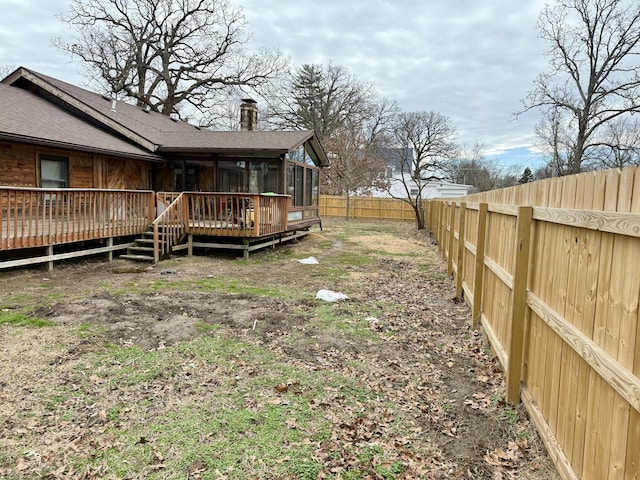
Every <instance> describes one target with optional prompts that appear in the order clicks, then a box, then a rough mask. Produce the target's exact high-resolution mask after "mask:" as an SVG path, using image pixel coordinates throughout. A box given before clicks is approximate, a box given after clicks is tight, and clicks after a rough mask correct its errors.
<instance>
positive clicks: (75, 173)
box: [69, 154, 96, 188]
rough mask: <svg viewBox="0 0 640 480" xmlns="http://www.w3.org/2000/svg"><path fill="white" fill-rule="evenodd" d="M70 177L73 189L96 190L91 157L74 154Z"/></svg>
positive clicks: (70, 166)
mask: <svg viewBox="0 0 640 480" xmlns="http://www.w3.org/2000/svg"><path fill="white" fill-rule="evenodd" d="M69 176H70V178H69V182H70V185H69V186H70V187H71V188H96V186H95V185H94V178H93V161H92V157H91V155H87V154H74V156H73V157H71V158H70V159H69Z"/></svg>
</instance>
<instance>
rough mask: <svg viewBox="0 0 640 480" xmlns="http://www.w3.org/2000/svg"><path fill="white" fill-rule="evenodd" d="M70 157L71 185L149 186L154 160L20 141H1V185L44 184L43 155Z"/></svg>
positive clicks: (134, 188) (133, 188)
mask: <svg viewBox="0 0 640 480" xmlns="http://www.w3.org/2000/svg"><path fill="white" fill-rule="evenodd" d="M43 154H47V155H56V156H60V157H67V158H68V159H69V187H70V188H103V189H104V188H113V189H128V190H149V189H150V188H151V182H150V178H149V177H150V170H151V163H150V162H145V161H141V160H133V159H124V158H116V157H105V156H104V155H98V154H90V153H86V152H76V151H72V150H63V149H56V148H43V147H38V146H35V145H28V144H25V143H16V142H0V185H2V186H8V187H36V188H39V187H41V184H40V167H39V165H40V163H39V161H38V160H39V158H40V155H43Z"/></svg>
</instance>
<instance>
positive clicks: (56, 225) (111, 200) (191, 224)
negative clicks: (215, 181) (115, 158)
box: [0, 187, 320, 268]
mask: <svg viewBox="0 0 640 480" xmlns="http://www.w3.org/2000/svg"><path fill="white" fill-rule="evenodd" d="M288 203H289V197H288V196H287V195H271V194H268V195H267V194H239V193H205V192H182V193H180V192H169V193H167V192H159V193H156V192H153V191H137V190H134V191H132V190H94V189H91V190H83V189H35V188H11V187H0V227H1V229H2V230H1V231H2V237H1V238H0V253H2V252H8V251H18V250H21V249H23V250H25V249H34V248H37V247H52V246H55V245H64V244H71V243H74V242H85V241H92V240H102V239H104V240H105V241H106V243H107V247H104V248H111V249H112V250H115V249H116V248H118V246H117V245H114V244H113V239H114V238H121V237H131V236H136V235H142V234H143V233H144V232H145V231H148V229H149V226H152V228H153V239H154V242H153V244H154V256H153V258H154V261H155V262H156V263H157V262H158V261H159V260H160V259H161V258H162V257H164V256H166V255H168V254H169V253H171V251H173V250H174V249H176V247H177V246H178V245H179V244H181V243H182V242H183V241H184V239H185V238H186V237H193V236H207V237H233V238H237V239H242V240H243V242H244V244H245V246H246V245H249V244H250V243H251V242H253V241H254V240H255V239H267V240H268V239H269V237H275V236H279V235H280V236H281V234H284V233H287V232H291V231H295V230H296V229H304V228H308V227H309V226H310V225H312V224H314V223H319V222H320V219H319V218H317V211H316V212H315V215H316V218H312V216H311V217H310V218H304V219H303V220H302V221H301V220H300V219H296V221H295V222H291V223H290V222H289V221H288V217H289V215H290V210H289V205H288ZM307 210H308V209H307ZM156 214H157V215H156ZM305 215H306V212H305ZM265 241H266V240H265ZM128 245H129V244H122V245H121V246H120V248H127V246H128ZM112 250H108V251H109V252H111V251H112ZM52 259H58V257H57V256H56V255H54V254H53V250H52V249H51V248H50V249H49V250H48V253H47V255H45V256H39V257H38V258H33V262H32V263H42V262H45V261H52ZM20 262H21V263H19V264H20V265H22V264H28V263H29V260H28V259H23V260H21V261H20ZM1 263H2V265H5V267H6V264H5V262H1ZM14 263H15V262H14ZM2 265H0V268H5V267H3V266H2ZM10 266H13V263H11V264H10Z"/></svg>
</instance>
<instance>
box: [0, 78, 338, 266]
mask: <svg viewBox="0 0 640 480" xmlns="http://www.w3.org/2000/svg"><path fill="white" fill-rule="evenodd" d="M257 115H258V111H257V107H256V104H255V102H254V101H252V100H250V99H245V100H244V101H243V104H242V106H241V123H242V126H243V127H242V130H241V131H234V132H214V131H209V130H203V129H200V128H198V127H196V126H193V125H190V124H188V123H185V122H181V121H177V120H175V119H173V118H171V117H168V116H165V115H162V114H160V113H156V112H150V111H148V110H145V109H142V108H139V107H136V106H134V105H131V104H128V103H126V102H123V101H119V100H116V99H113V98H111V97H110V96H108V95H100V94H97V93H94V92H91V91H88V90H85V89H82V88H79V87H77V86H75V85H71V84H69V83H66V82H62V81H60V80H57V79H55V78H52V77H49V76H46V75H43V74H41V73H37V72H34V71H32V70H29V69H26V68H19V69H17V70H16V71H14V72H13V73H11V74H10V75H9V76H7V77H6V78H5V79H3V80H2V81H1V82H0V166H1V168H0V223H1V225H2V237H1V238H0V262H1V261H3V260H4V262H2V263H0V268H2V266H5V267H6V266H16V265H24V264H28V263H37V262H43V261H45V262H49V264H50V266H51V262H52V261H53V260H58V259H61V258H68V257H70V256H74V255H75V254H76V253H77V254H78V255H80V254H89V253H100V252H106V253H108V254H109V255H110V256H111V254H112V252H113V251H117V250H124V249H128V250H129V258H140V259H151V260H153V261H156V262H157V261H159V260H160V258H161V257H162V256H164V255H167V254H169V253H170V252H172V251H176V250H180V249H188V250H189V252H190V253H191V251H192V249H193V248H194V247H196V248H197V247H212V248H234V249H236V248H237V249H241V250H242V251H244V254H245V256H246V255H248V252H249V251H251V250H254V249H256V248H259V247H262V246H266V245H272V244H275V243H279V242H280V241H284V240H288V239H291V238H295V237H296V236H299V235H303V234H305V233H306V232H307V231H308V229H309V228H310V227H311V226H313V225H316V224H320V217H319V215H318V198H319V189H318V186H319V175H320V169H321V168H322V167H323V166H326V165H327V163H328V162H327V158H326V155H325V153H324V151H323V149H322V147H321V145H320V143H319V142H318V139H317V137H316V135H315V134H314V132H312V131H270V132H267V131H258V130H256V125H257ZM90 242H93V243H96V242H97V243H100V244H101V245H100V246H98V247H96V246H95V245H92V246H91V248H89V249H87V248H88V247H86V246H87V245H89V243H90ZM72 244H75V246H78V247H79V249H80V250H81V251H80V252H76V253H74V252H69V250H73V249H74V247H73V246H72ZM42 250H44V253H43V252H42ZM18 251H21V252H22V254H23V255H21V254H20V253H19V252H18ZM56 251H58V253H56ZM20 256H22V257H24V258H18V259H16V258H15V257H20Z"/></svg>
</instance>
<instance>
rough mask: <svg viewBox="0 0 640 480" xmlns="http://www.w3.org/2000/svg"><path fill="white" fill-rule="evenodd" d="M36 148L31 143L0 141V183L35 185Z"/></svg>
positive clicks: (20, 185)
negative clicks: (0, 169) (0, 171)
mask: <svg viewBox="0 0 640 480" xmlns="http://www.w3.org/2000/svg"><path fill="white" fill-rule="evenodd" d="M35 158H36V149H35V147H34V146H33V145H25V144H20V143H10V142H2V143H0V168H2V173H0V185H6V186H10V187H36V186H38V182H37V171H36V162H35V160H34V159H35Z"/></svg>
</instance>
